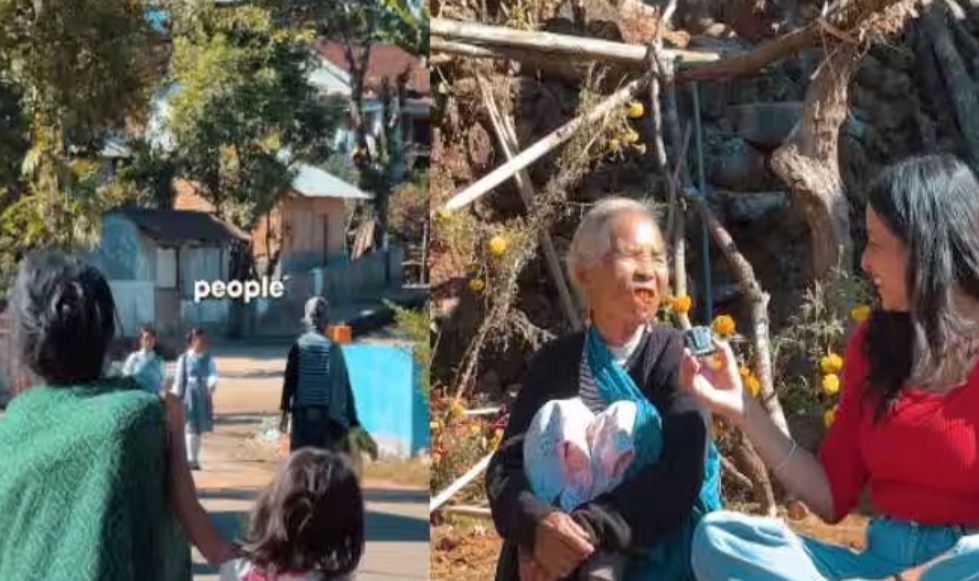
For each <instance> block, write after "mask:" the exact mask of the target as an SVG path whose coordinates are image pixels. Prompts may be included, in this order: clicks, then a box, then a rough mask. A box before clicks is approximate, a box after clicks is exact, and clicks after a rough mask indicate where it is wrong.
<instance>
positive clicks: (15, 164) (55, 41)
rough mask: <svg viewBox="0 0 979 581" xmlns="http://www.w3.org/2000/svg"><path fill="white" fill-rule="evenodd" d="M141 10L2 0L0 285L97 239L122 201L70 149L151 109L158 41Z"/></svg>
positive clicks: (115, 2) (102, 2) (120, 0)
mask: <svg viewBox="0 0 979 581" xmlns="http://www.w3.org/2000/svg"><path fill="white" fill-rule="evenodd" d="M143 8H144V6H143V4H142V3H141V2H133V1H129V0H77V1H73V2H58V3H38V2H35V1H33V0H0V288H3V287H4V286H5V284H6V282H7V281H9V277H10V275H11V273H12V271H13V265H14V263H15V262H16V260H17V258H18V257H19V255H20V254H21V253H22V252H23V251H25V250H29V249H31V248H36V247H40V246H52V245H56V246H69V247H74V246H78V245H82V244H86V243H88V242H91V241H92V240H93V239H94V237H95V236H96V235H97V234H98V229H99V223H100V217H101V214H102V212H103V211H104V210H105V209H106V208H108V207H111V206H112V205H114V204H116V203H118V201H119V199H120V198H119V197H117V194H120V192H107V191H103V189H102V188H100V184H101V181H102V177H103V174H102V169H103V168H101V167H99V166H97V165H94V164H86V163H79V160H72V159H70V157H69V151H70V150H71V149H72V148H77V147H78V146H87V145H91V144H93V143H97V142H98V141H100V140H101V138H102V137H103V136H104V135H105V134H107V133H108V132H110V131H113V130H116V129H118V128H120V127H122V126H123V125H124V122H125V121H126V119H127V116H128V115H129V114H131V113H135V112H138V111H140V110H141V109H143V108H144V106H145V104H146V103H147V101H148V97H149V90H150V88H151V86H152V82H151V81H152V67H151V63H152V60H151V59H152V53H153V45H152V43H151V38H152V31H151V29H150V27H149V24H148V23H147V21H146V19H145V18H144V13H143ZM70 146H71V147H70ZM4 192H5V193H4Z"/></svg>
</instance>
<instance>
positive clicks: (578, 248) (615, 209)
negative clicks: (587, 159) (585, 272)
mask: <svg viewBox="0 0 979 581" xmlns="http://www.w3.org/2000/svg"><path fill="white" fill-rule="evenodd" d="M627 214H640V215H642V216H645V217H647V218H649V221H650V222H652V223H653V224H655V225H656V227H657V228H659V223H658V222H657V219H656V210H655V208H654V207H653V206H651V205H650V204H648V203H645V202H641V201H639V200H634V199H632V198H623V197H612V198H605V199H603V200H601V201H600V202H598V203H597V204H595V205H594V206H593V207H592V209H591V210H589V211H588V213H586V214H585V216H584V217H583V218H582V219H581V223H580V224H578V229H577V230H575V233H574V238H572V240H571V248H570V249H568V255H567V257H566V258H565V260H566V262H567V266H568V276H569V277H570V279H571V286H572V287H574V290H575V291H576V292H577V293H578V296H580V297H582V298H585V297H584V294H583V292H582V287H581V282H582V281H581V280H580V279H579V271H580V270H582V269H585V268H589V267H591V266H594V265H595V264H597V263H598V262H599V261H600V260H601V259H602V257H603V256H604V255H605V254H606V253H607V252H608V250H609V247H610V246H611V245H612V224H613V223H614V222H615V219H616V218H618V217H620V216H623V215H627Z"/></svg>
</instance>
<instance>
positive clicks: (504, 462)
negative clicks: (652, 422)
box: [486, 325, 709, 581]
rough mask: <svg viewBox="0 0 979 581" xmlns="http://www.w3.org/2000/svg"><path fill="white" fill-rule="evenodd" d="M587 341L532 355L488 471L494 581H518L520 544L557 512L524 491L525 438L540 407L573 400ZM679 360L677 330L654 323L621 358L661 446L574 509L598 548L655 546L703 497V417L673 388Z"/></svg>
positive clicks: (578, 336)
mask: <svg viewBox="0 0 979 581" xmlns="http://www.w3.org/2000/svg"><path fill="white" fill-rule="evenodd" d="M584 338H585V335H584V333H582V332H578V333H575V334H572V335H569V336H565V337H561V338H558V339H556V340H554V341H552V342H551V343H549V344H547V345H545V346H544V347H543V348H542V349H541V350H540V351H539V352H538V353H537V354H536V355H535V356H534V357H533V359H531V361H530V363H529V364H528V368H527V371H526V373H525V374H524V377H523V379H522V381H521V388H520V392H519V393H518V394H517V399H516V402H514V405H513V409H512V410H511V412H510V421H509V423H508V424H507V427H506V430H505V432H504V436H503V442H502V444H501V445H500V447H499V449H498V450H497V452H496V454H495V455H494V456H493V458H492V460H491V461H490V464H489V467H488V469H487V473H486V491H487V495H488V497H489V502H490V508H491V510H492V512H493V522H494V523H495V525H496V530H497V532H499V534H500V536H502V537H503V539H504V546H503V551H502V553H501V554H500V560H499V562H498V564H497V571H496V580H497V581H517V580H518V579H519V577H518V563H517V548H518V547H522V548H523V549H524V550H525V551H526V552H528V553H529V554H532V553H533V550H534V535H535V531H536V528H537V523H539V522H540V520H541V519H542V518H543V517H544V516H546V515H547V514H549V513H550V512H552V511H555V510H559V509H558V508H556V507H553V506H550V505H548V504H547V503H546V502H544V501H542V500H540V499H538V498H537V497H536V496H535V495H534V493H533V491H532V490H531V488H530V484H529V482H528V480H527V477H526V475H525V472H524V467H523V440H524V435H525V434H526V431H527V428H528V427H529V426H530V422H531V420H532V419H533V417H534V414H536V413H537V410H539V409H540V408H541V406H543V405H544V404H545V403H546V402H547V401H549V400H552V399H566V398H570V397H575V396H576V395H577V394H578V384H579V377H578V376H579V367H580V364H581V356H582V351H583V348H584ZM682 354H683V335H682V333H681V332H680V331H678V330H676V329H674V328H672V327H667V326H661V325H657V326H654V327H653V328H652V331H651V332H650V333H648V334H647V336H646V338H645V339H644V340H643V343H642V344H641V345H640V346H639V348H638V349H637V350H636V352H635V353H633V355H632V357H631V358H630V359H629V361H627V362H626V367H627V369H628V370H629V374H630V375H631V376H632V378H633V380H634V381H635V382H636V385H638V386H640V389H641V390H642V392H643V394H644V395H645V396H646V397H647V398H648V399H649V400H650V401H651V402H652V403H653V405H655V406H656V408H657V410H658V411H659V414H660V416H661V417H662V420H663V450H662V453H661V456H660V460H659V462H657V463H655V464H653V465H651V466H648V467H646V468H645V469H644V470H643V471H642V472H640V473H639V474H637V475H636V476H634V477H633V478H631V479H630V480H628V481H626V482H623V483H622V484H620V485H619V486H618V487H617V488H616V489H615V490H613V491H611V492H609V493H607V494H604V495H602V496H600V497H598V498H596V499H595V500H593V501H591V502H588V503H586V504H583V505H582V506H580V507H578V508H576V509H575V510H574V511H573V512H572V513H571V516H572V518H574V519H575V521H576V522H577V523H578V524H579V525H581V526H582V527H583V528H584V529H585V530H586V531H588V532H589V534H590V535H591V537H592V539H593V541H595V542H596V544H597V546H600V547H602V548H605V549H607V550H611V551H632V550H635V549H637V548H640V547H651V546H653V545H655V543H656V542H657V541H658V540H659V539H660V538H662V537H664V536H666V535H668V534H669V533H671V532H672V531H673V530H674V529H675V528H676V527H678V526H680V525H681V524H682V523H683V521H684V519H685V518H686V517H687V516H688V515H689V514H690V510H691V509H692V507H693V504H694V501H695V500H696V498H697V495H698V493H699V492H700V488H701V486H702V483H703V479H704V464H705V462H706V458H707V451H708V446H709V438H708V423H709V418H708V415H707V414H706V413H705V412H704V410H703V408H702V407H701V406H700V405H699V404H698V403H697V402H696V400H695V399H694V397H693V396H692V395H691V394H689V393H687V392H685V391H682V390H681V389H680V387H679V372H680V360H681V356H682Z"/></svg>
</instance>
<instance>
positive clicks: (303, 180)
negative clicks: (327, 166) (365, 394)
mask: <svg viewBox="0 0 979 581" xmlns="http://www.w3.org/2000/svg"><path fill="white" fill-rule="evenodd" d="M293 167H294V168H295V169H296V170H297V173H296V177H295V179H293V180H292V189H293V190H295V191H296V193H298V194H300V195H303V196H307V197H310V198H343V199H347V200H372V199H374V195H373V194H369V193H367V192H365V191H363V190H361V189H360V188H358V187H357V186H355V185H353V184H349V183H347V182H345V181H343V180H342V179H340V178H338V177H337V176H335V175H333V174H331V173H330V172H328V171H326V170H323V169H320V168H318V167H315V166H312V165H309V164H305V163H297V164H296V165H295V166H293Z"/></svg>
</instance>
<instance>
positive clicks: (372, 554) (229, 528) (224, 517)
mask: <svg viewBox="0 0 979 581" xmlns="http://www.w3.org/2000/svg"><path fill="white" fill-rule="evenodd" d="M214 351H215V355H216V356H217V362H216V364H217V368H218V374H219V375H220V376H221V382H220V384H219V385H218V391H217V392H216V394H215V402H214V405H215V410H216V414H217V418H216V423H217V426H216V431H215V433H213V434H210V435H208V436H207V437H206V438H205V440H204V446H203V451H202V455H201V462H202V464H203V468H204V469H203V470H202V471H201V472H197V473H195V480H196V482H197V487H198V493H199V494H200V496H201V498H202V500H203V503H204V506H205V508H206V509H207V511H208V512H209V513H210V514H211V517H212V518H213V519H214V520H215V521H216V522H217V524H218V526H219V527H220V528H221V530H222V531H223V532H224V534H225V535H226V536H228V537H229V538H234V537H236V536H237V535H238V534H240V532H241V531H242V530H243V527H244V525H245V523H246V522H247V519H248V513H249V511H250V510H251V509H252V507H253V506H254V502H255V499H256V498H257V496H258V493H259V491H260V490H261V489H262V488H263V487H264V486H265V485H266V484H267V483H268V482H269V480H270V479H271V476H272V473H273V472H274V470H275V467H276V460H277V459H276V457H275V454H274V451H273V450H272V449H271V447H270V446H268V445H267V444H262V443H260V442H258V441H256V440H255V439H254V436H255V434H256V433H257V432H258V427H259V425H260V424H261V422H262V420H263V419H264V418H268V417H273V416H274V417H277V410H278V407H279V396H280V393H281V391H280V390H281V386H282V370H283V369H284V368H285V354H286V352H287V351H288V346H284V345H283V346H273V345H261V346H238V345H235V346H219V347H216V348H215V350H214ZM364 486H365V492H366V496H367V539H368V541H367V550H366V553H365V556H364V560H363V561H362V563H361V568H360V570H359V571H358V573H357V579H358V581H394V580H395V579H398V580H407V581H410V580H414V579H418V580H423V579H428V567H429V554H428V553H429V552H428V547H429V531H428V490H427V488H425V489H419V488H408V487H405V486H399V485H395V484H389V483H385V482H380V481H370V480H368V481H366V482H365V483H364ZM194 579H195V581H205V580H206V581H218V575H217V571H216V570H215V569H214V568H213V567H210V566H208V565H207V564H206V563H205V562H204V560H203V559H202V558H201V556H200V555H199V554H198V553H197V552H196V551H195V552H194Z"/></svg>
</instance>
